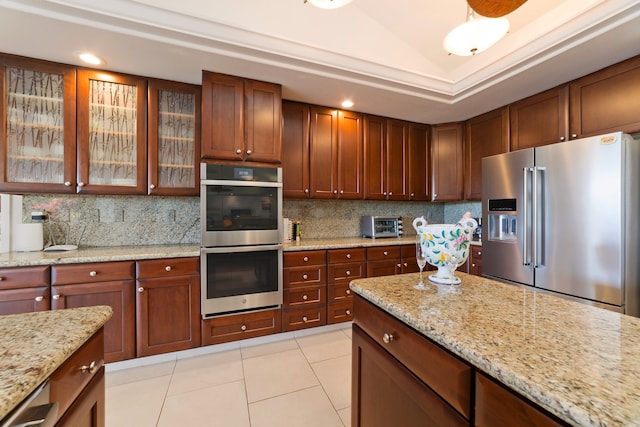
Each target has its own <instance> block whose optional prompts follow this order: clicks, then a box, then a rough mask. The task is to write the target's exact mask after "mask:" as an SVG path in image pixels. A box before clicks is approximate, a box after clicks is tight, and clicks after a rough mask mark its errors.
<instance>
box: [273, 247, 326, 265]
mask: <svg viewBox="0 0 640 427" xmlns="http://www.w3.org/2000/svg"><path fill="white" fill-rule="evenodd" d="M283 261H284V266H285V267H301V266H303V265H320V264H326V263H327V251H299V252H285V253H284V256H283Z"/></svg>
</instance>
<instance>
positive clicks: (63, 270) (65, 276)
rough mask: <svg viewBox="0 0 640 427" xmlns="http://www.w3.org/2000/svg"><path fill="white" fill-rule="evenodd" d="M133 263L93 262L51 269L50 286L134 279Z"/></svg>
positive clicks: (57, 266)
mask: <svg viewBox="0 0 640 427" xmlns="http://www.w3.org/2000/svg"><path fill="white" fill-rule="evenodd" d="M134 264H135V263H134V262H133V261H118V262H94V263H87V264H74V265H56V266H53V267H51V284H52V285H68V284H72V283H93V282H105V281H113V280H129V279H133V278H134Z"/></svg>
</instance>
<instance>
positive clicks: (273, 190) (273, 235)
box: [200, 163, 282, 318]
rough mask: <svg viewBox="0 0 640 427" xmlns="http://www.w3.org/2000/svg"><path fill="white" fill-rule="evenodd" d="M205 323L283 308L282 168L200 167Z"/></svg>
mask: <svg viewBox="0 0 640 427" xmlns="http://www.w3.org/2000/svg"><path fill="white" fill-rule="evenodd" d="M200 168H201V170H200V172H201V174H200V176H201V181H200V206H201V229H202V244H201V248H200V256H201V260H200V261H201V262H200V269H201V291H200V293H201V313H202V317H203V318H207V317H211V316H215V315H220V314H226V313H234V312H242V311H247V310H255V309H261V308H273V307H277V306H279V305H281V304H282V230H281V227H282V169H281V168H269V167H252V166H244V165H242V166H235V165H215V164H207V163H202V164H201V165H200Z"/></svg>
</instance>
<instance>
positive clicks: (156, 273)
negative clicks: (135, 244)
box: [136, 257, 200, 279]
mask: <svg viewBox="0 0 640 427" xmlns="http://www.w3.org/2000/svg"><path fill="white" fill-rule="evenodd" d="M199 266H200V258H198V257H193V258H164V259H150V260H144V261H138V262H136V270H137V277H138V278H139V279H143V278H147V277H167V276H187V275H192V274H200V270H199Z"/></svg>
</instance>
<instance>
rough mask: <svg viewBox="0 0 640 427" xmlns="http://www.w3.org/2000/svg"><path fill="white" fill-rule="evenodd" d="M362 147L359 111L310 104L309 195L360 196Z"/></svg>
mask: <svg viewBox="0 0 640 427" xmlns="http://www.w3.org/2000/svg"><path fill="white" fill-rule="evenodd" d="M362 151H363V143H362V115H361V114H358V113H352V112H349V111H339V110H336V109H332V108H326V107H319V106H311V136H310V159H311V160H310V178H309V184H310V188H311V190H310V193H311V197H312V198H319V199H322V198H325V199H327V198H340V199H361V198H362V180H363V176H364V173H363V154H362Z"/></svg>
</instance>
